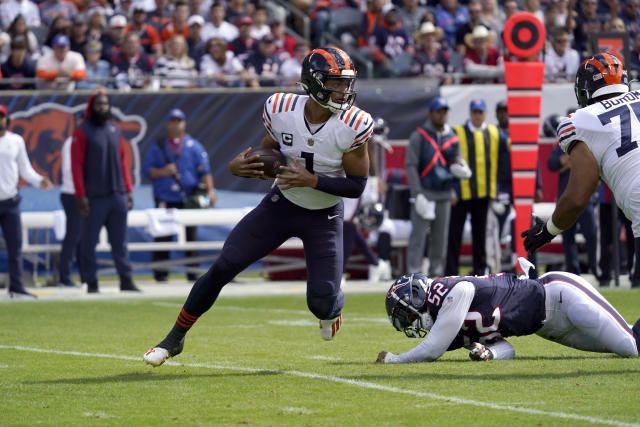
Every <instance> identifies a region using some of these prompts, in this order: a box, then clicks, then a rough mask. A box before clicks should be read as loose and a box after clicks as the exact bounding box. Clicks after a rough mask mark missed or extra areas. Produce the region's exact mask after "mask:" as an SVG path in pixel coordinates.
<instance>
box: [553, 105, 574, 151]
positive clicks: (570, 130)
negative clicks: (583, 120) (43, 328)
mask: <svg viewBox="0 0 640 427" xmlns="http://www.w3.org/2000/svg"><path fill="white" fill-rule="evenodd" d="M556 133H557V134H558V144H560V148H562V151H564V152H565V153H567V154H570V152H571V150H572V149H573V147H574V146H575V144H577V143H578V142H580V138H578V134H577V132H576V126H575V124H574V115H573V114H570V115H568V116H567V117H563V118H562V119H560V123H558V128H557V129H556Z"/></svg>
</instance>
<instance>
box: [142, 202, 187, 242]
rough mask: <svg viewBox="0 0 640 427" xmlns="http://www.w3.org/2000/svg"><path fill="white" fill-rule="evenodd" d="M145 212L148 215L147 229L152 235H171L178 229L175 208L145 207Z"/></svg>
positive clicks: (176, 232)
mask: <svg viewBox="0 0 640 427" xmlns="http://www.w3.org/2000/svg"><path fill="white" fill-rule="evenodd" d="M145 212H146V213H147V216H148V217H149V225H148V226H147V231H148V232H149V234H151V236H152V237H164V236H172V235H174V234H178V232H179V231H180V227H181V226H180V222H178V210H177V209H174V208H169V209H166V208H158V209H146V210H145Z"/></svg>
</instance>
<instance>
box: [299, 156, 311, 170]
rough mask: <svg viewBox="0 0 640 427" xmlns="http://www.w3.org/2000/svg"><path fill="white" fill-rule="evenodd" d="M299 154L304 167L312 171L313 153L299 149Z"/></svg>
mask: <svg viewBox="0 0 640 427" xmlns="http://www.w3.org/2000/svg"><path fill="white" fill-rule="evenodd" d="M300 155H301V156H302V158H303V159H304V167H305V169H306V170H308V171H309V172H310V173H313V153H309V152H307V151H301V152H300Z"/></svg>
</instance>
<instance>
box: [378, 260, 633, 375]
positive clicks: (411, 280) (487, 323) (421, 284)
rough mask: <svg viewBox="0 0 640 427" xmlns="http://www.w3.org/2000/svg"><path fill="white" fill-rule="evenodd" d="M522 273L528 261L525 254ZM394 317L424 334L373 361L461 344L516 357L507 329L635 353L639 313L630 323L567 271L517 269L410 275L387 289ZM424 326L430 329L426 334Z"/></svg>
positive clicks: (474, 351)
mask: <svg viewBox="0 0 640 427" xmlns="http://www.w3.org/2000/svg"><path fill="white" fill-rule="evenodd" d="M520 265H521V266H522V268H523V270H525V271H526V272H528V271H529V268H531V267H533V265H532V264H531V263H529V262H528V261H526V260H525V259H524V258H520ZM385 304H386V308H387V314H388V315H389V320H390V321H391V324H392V325H393V326H394V327H395V328H396V330H398V331H404V333H405V334H406V336H407V337H409V338H414V337H420V338H422V337H425V336H426V339H425V340H424V341H422V342H421V343H420V344H419V345H418V346H416V347H415V348H413V349H412V350H410V351H408V352H406V353H402V354H398V355H396V354H393V353H390V352H388V351H382V352H380V354H378V359H377V360H376V362H378V363H408V362H432V361H434V360H436V359H438V358H439V357H440V356H442V355H443V354H444V353H445V352H446V351H448V350H455V349H458V348H461V347H464V348H466V349H468V350H470V352H469V357H470V358H471V360H476V361H486V360H491V359H513V358H514V357H515V350H514V348H513V346H512V345H511V344H510V343H509V342H508V341H506V340H505V338H507V337H509V336H522V335H530V334H533V333H535V334H537V335H539V336H541V337H543V338H546V339H548V340H551V341H554V342H557V343H559V344H563V345H566V346H568V347H573V348H577V349H579V350H585V351H595V352H602V353H616V354H617V355H619V356H622V357H637V356H638V352H639V351H640V319H638V321H637V322H636V324H635V325H634V326H633V327H631V325H628V324H627V322H626V321H625V320H624V319H623V318H622V316H620V314H619V313H618V312H617V311H616V310H615V308H613V306H612V305H611V304H609V302H608V301H607V300H605V299H604V297H603V296H602V295H600V293H599V292H598V291H597V290H596V289H595V288H594V287H593V286H591V284H590V283H589V282H587V281H586V280H584V279H583V278H581V277H580V276H577V275H575V274H572V273H565V272H560V271H554V272H548V273H546V274H543V275H542V276H540V277H539V278H538V279H536V280H533V279H528V278H526V277H522V278H518V277H516V276H515V275H514V274H504V273H503V274H496V275H490V276H454V277H439V278H436V279H429V278H428V277H427V276H425V275H424V274H420V273H418V274H410V275H406V276H402V277H401V278H400V279H398V280H397V281H396V282H395V283H394V284H393V285H391V288H390V289H389V292H388V293H387V297H386V301H385ZM427 333H428V335H427Z"/></svg>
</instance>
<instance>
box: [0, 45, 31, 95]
mask: <svg viewBox="0 0 640 427" xmlns="http://www.w3.org/2000/svg"><path fill="white" fill-rule="evenodd" d="M0 70H1V71H2V79H0V88H2V89H5V90H33V89H35V88H36V85H35V83H34V82H24V83H17V82H16V83H5V81H6V79H11V78H20V79H34V78H35V77H36V62H35V61H34V60H33V59H31V58H29V56H28V54H27V40H26V38H25V37H24V36H17V37H14V38H13V39H12V40H11V51H10V53H9V58H7V60H6V61H5V62H4V63H3V64H2V67H1V68H0Z"/></svg>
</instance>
